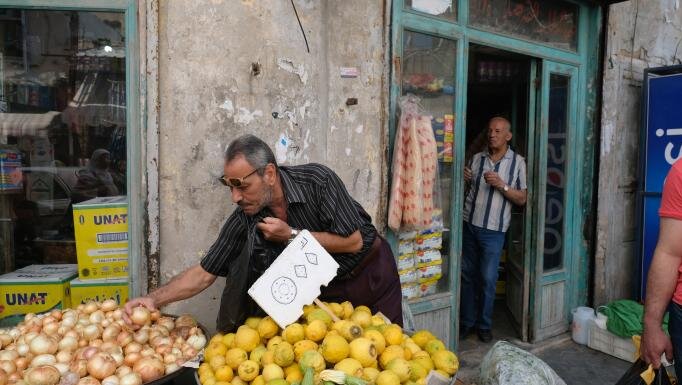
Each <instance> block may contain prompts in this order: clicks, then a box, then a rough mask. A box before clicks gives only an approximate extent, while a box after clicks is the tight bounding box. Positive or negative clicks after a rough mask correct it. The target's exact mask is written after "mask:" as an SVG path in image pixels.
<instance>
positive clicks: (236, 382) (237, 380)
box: [230, 376, 248, 385]
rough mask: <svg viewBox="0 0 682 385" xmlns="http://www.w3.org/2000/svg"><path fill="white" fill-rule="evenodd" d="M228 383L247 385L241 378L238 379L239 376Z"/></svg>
mask: <svg viewBox="0 0 682 385" xmlns="http://www.w3.org/2000/svg"><path fill="white" fill-rule="evenodd" d="M230 383H231V384H232V385H248V383H247V382H246V381H244V380H242V379H241V378H239V376H235V377H233V378H232V381H230Z"/></svg>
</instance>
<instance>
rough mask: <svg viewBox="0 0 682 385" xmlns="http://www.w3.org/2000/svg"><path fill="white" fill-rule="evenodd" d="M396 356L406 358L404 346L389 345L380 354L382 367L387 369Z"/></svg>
mask: <svg viewBox="0 0 682 385" xmlns="http://www.w3.org/2000/svg"><path fill="white" fill-rule="evenodd" d="M396 358H405V352H404V351H403V348H402V347H401V346H400V345H389V346H387V347H386V349H384V352H383V353H381V355H380V356H379V363H380V364H381V367H382V368H384V369H386V365H388V363H389V362H391V361H393V360H394V359H396Z"/></svg>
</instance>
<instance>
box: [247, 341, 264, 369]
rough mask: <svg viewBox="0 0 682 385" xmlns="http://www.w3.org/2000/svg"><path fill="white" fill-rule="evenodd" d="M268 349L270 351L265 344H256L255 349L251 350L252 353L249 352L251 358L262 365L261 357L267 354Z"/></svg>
mask: <svg viewBox="0 0 682 385" xmlns="http://www.w3.org/2000/svg"><path fill="white" fill-rule="evenodd" d="M267 351H268V349H267V348H266V347H265V346H263V345H258V346H256V348H255V349H253V350H252V351H251V354H249V359H250V360H251V361H255V362H256V363H257V364H259V365H260V363H261V358H262V357H263V354H265V352H267Z"/></svg>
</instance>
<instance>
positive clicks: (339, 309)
mask: <svg viewBox="0 0 682 385" xmlns="http://www.w3.org/2000/svg"><path fill="white" fill-rule="evenodd" d="M329 308H330V309H331V311H332V313H334V315H335V316H337V317H339V318H343V306H341V304H338V303H336V302H332V303H330V304H329Z"/></svg>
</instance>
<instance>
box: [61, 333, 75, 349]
mask: <svg viewBox="0 0 682 385" xmlns="http://www.w3.org/2000/svg"><path fill="white" fill-rule="evenodd" d="M58 346H59V350H60V351H69V352H72V351H74V350H76V349H77V348H78V340H77V339H76V338H75V337H73V336H70V335H68V336H64V338H62V339H61V341H59V344H58Z"/></svg>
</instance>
